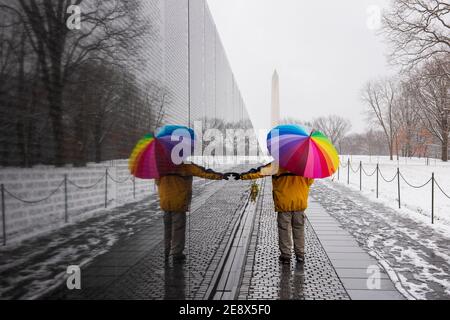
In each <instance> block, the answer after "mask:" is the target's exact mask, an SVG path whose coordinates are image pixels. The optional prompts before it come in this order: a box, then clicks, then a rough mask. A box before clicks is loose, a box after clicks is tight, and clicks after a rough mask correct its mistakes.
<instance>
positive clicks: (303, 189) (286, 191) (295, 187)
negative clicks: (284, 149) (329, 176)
mask: <svg viewBox="0 0 450 320" xmlns="http://www.w3.org/2000/svg"><path fill="white" fill-rule="evenodd" d="M232 175H234V177H235V179H242V180H253V179H260V178H264V177H267V176H272V186H273V201H274V205H275V211H276V212H277V213H278V216H277V222H278V244H279V248H280V252H281V255H280V261H281V262H283V263H290V260H291V250H292V239H293V240H294V252H295V255H296V259H297V261H298V262H299V263H303V262H304V259H305V210H306V208H307V207H308V195H309V187H310V186H311V185H312V184H313V182H314V180H313V179H309V178H305V177H301V176H298V175H295V174H293V173H291V172H289V171H288V170H285V169H283V168H281V167H279V166H277V165H276V164H275V163H269V164H268V165H266V166H263V167H259V168H258V169H252V170H250V171H249V172H246V173H241V174H240V175H238V176H236V175H235V174H232Z"/></svg>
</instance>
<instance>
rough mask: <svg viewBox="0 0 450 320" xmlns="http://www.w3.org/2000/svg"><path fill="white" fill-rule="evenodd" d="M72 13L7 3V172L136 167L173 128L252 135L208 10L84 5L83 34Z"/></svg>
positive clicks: (160, 0)
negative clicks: (147, 140) (159, 134)
mask: <svg viewBox="0 0 450 320" xmlns="http://www.w3.org/2000/svg"><path fill="white" fill-rule="evenodd" d="M45 3H49V4H50V5H51V6H52V9H53V10H52V12H51V16H46V15H45V14H44V12H45V7H44V4H45ZM61 3H63V5H60V4H61ZM31 4H34V5H31ZM70 4H71V1H69V0H66V1H59V0H52V1H50V2H47V1H43V0H30V1H24V2H19V1H17V2H16V1H14V2H12V1H7V0H0V7H1V10H0V20H1V21H2V24H1V25H0V165H2V166H32V165H35V164H56V165H62V164H65V163H73V164H75V165H80V166H82V165H85V164H86V163H87V162H92V161H96V162H100V161H104V160H110V159H120V158H127V157H128V156H129V153H130V150H131V149H132V148H133V146H134V144H135V142H136V141H137V140H138V138H139V137H141V136H142V135H143V134H145V133H147V132H149V131H154V130H155V129H156V127H158V126H159V125H162V124H165V123H176V124H184V125H191V126H193V124H194V121H202V122H203V123H204V125H207V126H209V127H215V128H219V129H221V130H223V131H224V130H225V129H226V128H251V127H252V126H251V122H250V121H249V118H248V114H247V111H246V109H245V104H244V102H243V99H242V96H241V94H240V91H239V88H238V85H237V83H236V80H235V78H234V76H233V73H232V71H231V68H230V65H229V62H228V60H227V57H226V55H225V50H224V48H223V45H222V43H221V41H220V37H219V35H218V33H217V30H216V27H215V24H214V21H213V19H212V16H211V13H210V11H209V9H208V7H207V4H206V1H205V0H145V1H144V0H141V1H125V0H107V1H99V0H83V1H81V4H80V7H79V8H80V10H81V22H80V25H79V27H80V28H79V29H78V28H77V27H76V26H75V27H74V25H73V24H71V22H73V21H74V20H73V14H74V12H75V11H73V8H71V7H69V5H70ZM69 22H70V23H69ZM99 22H101V23H99Z"/></svg>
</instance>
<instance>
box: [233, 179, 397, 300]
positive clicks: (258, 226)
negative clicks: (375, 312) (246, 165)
mask: <svg viewBox="0 0 450 320" xmlns="http://www.w3.org/2000/svg"><path fill="white" fill-rule="evenodd" d="M306 215H307V217H308V219H307V221H306V225H305V245H306V253H305V263H304V265H298V264H297V263H296V262H295V260H294V257H293V259H292V262H291V265H281V264H280V263H278V255H279V252H278V247H277V242H278V234H277V222H276V215H275V213H274V212H273V200H272V187H271V183H270V180H267V181H266V184H265V188H264V192H263V195H262V197H260V207H259V210H258V215H257V219H256V223H255V229H254V230H253V234H252V242H251V245H250V247H249V252H248V259H247V263H246V266H245V270H244V276H243V282H242V286H241V290H240V294H239V298H240V299H302V300H312V299H314V300H317V299H321V300H322V299H327V300H348V299H370V300H371V299H388V300H397V299H403V296H402V295H400V294H399V293H398V291H397V290H396V289H395V287H394V285H393V283H392V282H391V280H390V279H389V278H388V276H387V274H386V272H384V271H383V269H382V267H381V266H378V265H377V262H376V261H375V260H374V259H373V258H371V257H370V256H369V255H368V254H367V253H366V252H365V251H363V250H362V249H361V248H360V247H359V245H358V244H357V243H356V241H355V240H354V239H353V237H352V236H350V234H348V233H347V231H345V230H344V229H343V228H342V227H341V226H340V224H339V223H338V222H337V221H336V220H335V219H334V218H332V217H331V216H330V215H329V213H328V212H326V211H325V210H324V209H323V207H321V205H320V204H319V203H318V202H316V201H313V200H311V201H310V204H309V208H308V209H307V211H306ZM369 267H372V268H377V269H376V270H377V271H379V276H380V282H379V286H378V287H374V286H371V289H368V285H367V279H368V277H369V274H367V270H368V268H369Z"/></svg>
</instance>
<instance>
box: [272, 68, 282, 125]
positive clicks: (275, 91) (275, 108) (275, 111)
mask: <svg viewBox="0 0 450 320" xmlns="http://www.w3.org/2000/svg"><path fill="white" fill-rule="evenodd" d="M271 110H272V118H271V122H272V128H274V127H276V126H278V125H279V124H280V80H279V79H278V73H277V70H275V71H274V72H273V76H272V109H271Z"/></svg>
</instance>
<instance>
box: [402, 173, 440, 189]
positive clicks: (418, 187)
mask: <svg viewBox="0 0 450 320" xmlns="http://www.w3.org/2000/svg"><path fill="white" fill-rule="evenodd" d="M400 177H401V178H402V180H403V181H404V182H405V183H406V184H407V185H408V186H410V187H411V188H414V189H420V188H423V187H425V186H426V185H427V184H429V183H430V182H431V181H432V180H433V178H430V179H429V180H428V181H427V182H425V183H424V184H422V185H420V186H416V185H413V184H411V183H409V182H408V181H407V180H406V179H405V177H404V176H403V174H402V173H400Z"/></svg>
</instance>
